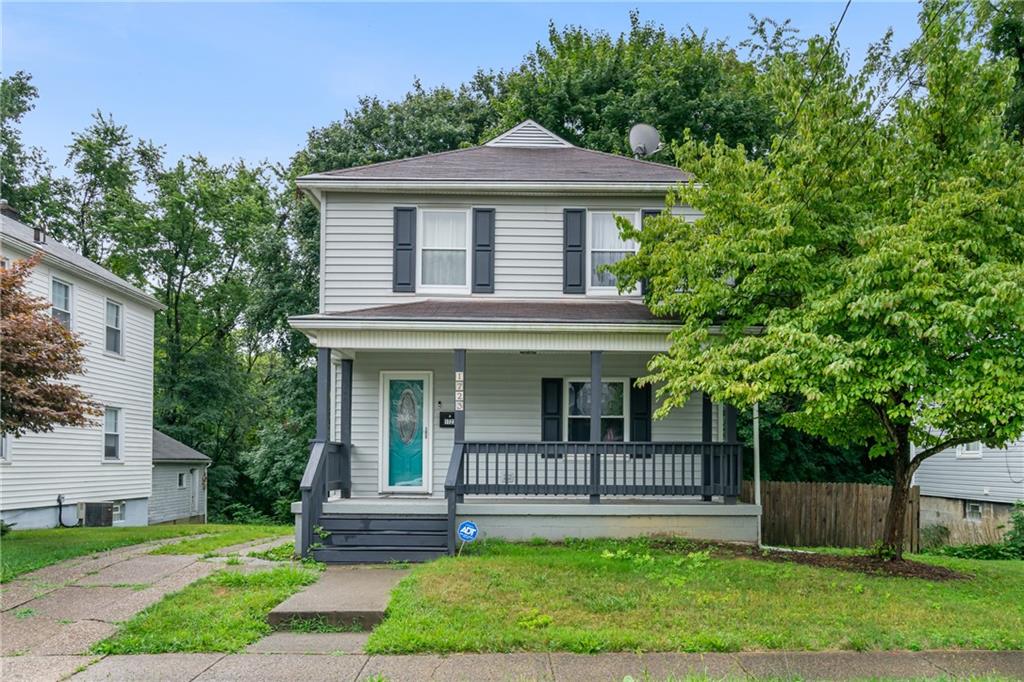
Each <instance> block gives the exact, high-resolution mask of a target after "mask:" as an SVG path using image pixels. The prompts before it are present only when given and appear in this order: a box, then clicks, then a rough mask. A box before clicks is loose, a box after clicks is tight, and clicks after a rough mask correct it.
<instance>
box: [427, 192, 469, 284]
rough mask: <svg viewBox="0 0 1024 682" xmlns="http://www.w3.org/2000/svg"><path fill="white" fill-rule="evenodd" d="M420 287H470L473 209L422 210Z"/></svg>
mask: <svg viewBox="0 0 1024 682" xmlns="http://www.w3.org/2000/svg"><path fill="white" fill-rule="evenodd" d="M419 232H420V233H419V239H418V240H417V242H418V243H419V245H420V247H419V248H420V262H419V268H417V270H418V272H419V278H420V281H419V285H420V286H419V287H418V289H427V290H430V289H435V290H437V291H452V292H464V291H468V289H469V211H467V210H459V209H450V210H447V209H446V210H442V209H424V210H422V211H420V230H419Z"/></svg>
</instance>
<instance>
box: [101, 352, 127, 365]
mask: <svg viewBox="0 0 1024 682" xmlns="http://www.w3.org/2000/svg"><path fill="white" fill-rule="evenodd" d="M103 355H104V356H106V357H108V358H112V359H114V360H121V361H122V362H123V361H124V360H125V356H124V353H115V352H114V351H110V350H106V349H104V351H103Z"/></svg>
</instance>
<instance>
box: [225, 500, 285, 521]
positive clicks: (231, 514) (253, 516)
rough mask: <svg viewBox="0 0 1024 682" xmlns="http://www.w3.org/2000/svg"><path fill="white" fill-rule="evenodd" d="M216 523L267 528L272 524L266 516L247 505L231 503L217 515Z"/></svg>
mask: <svg viewBox="0 0 1024 682" xmlns="http://www.w3.org/2000/svg"><path fill="white" fill-rule="evenodd" d="M214 521H216V522H217V523H241V524H245V525H257V526H269V525H271V524H272V523H273V521H272V520H271V518H270V517H269V516H267V515H266V514H264V513H262V512H259V511H256V509H254V508H253V507H251V506H250V505H248V504H243V503H241V502H232V503H231V504H229V505H226V506H225V507H224V508H223V509H221V510H220V512H219V513H217V515H216V518H215V519H214Z"/></svg>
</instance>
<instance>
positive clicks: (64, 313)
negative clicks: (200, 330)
mask: <svg viewBox="0 0 1024 682" xmlns="http://www.w3.org/2000/svg"><path fill="white" fill-rule="evenodd" d="M2 213H3V217H2V219H0V220H2V222H0V259H2V261H3V264H4V265H6V263H9V262H10V261H13V260H16V259H22V258H27V257H29V256H31V255H32V254H35V253H41V254H42V260H41V261H40V263H39V265H38V266H37V267H36V268H35V270H34V272H33V274H32V276H31V277H30V278H29V280H28V289H29V293H31V294H33V295H35V296H37V297H39V298H42V299H45V300H48V301H50V303H51V305H52V309H51V310H52V313H51V314H52V315H53V317H54V318H56V319H57V320H59V321H60V322H61V323H62V324H65V325H67V326H68V327H69V328H70V329H71V330H72V331H74V332H75V333H77V334H78V335H79V337H81V339H82V340H83V341H84V342H85V347H84V349H83V351H82V352H83V355H84V356H85V374H84V375H82V376H80V377H76V378H75V381H76V382H77V383H78V384H80V385H81V387H82V388H83V389H84V390H85V391H86V392H87V393H89V394H90V395H91V396H92V397H93V399H94V400H96V401H97V402H98V403H100V405H101V406H102V409H103V415H102V416H101V417H99V418H98V419H97V421H96V423H95V424H94V425H92V426H88V427H75V428H71V427H57V428H56V429H54V430H53V431H52V432H49V433H29V434H27V435H24V436H22V437H21V438H13V437H10V436H9V437H7V438H6V439H3V443H2V453H0V518H3V520H4V521H6V522H8V523H16V524H17V527H18V528H19V529H25V528H49V527H53V526H56V525H58V496H63V498H62V500H63V514H62V516H61V520H62V521H63V523H64V524H67V525H73V524H76V523H78V521H79V520H80V519H79V503H86V502H107V503H110V504H109V505H105V506H104V509H105V511H103V512H102V513H101V514H100V515H99V518H103V519H106V520H109V521H110V522H111V523H113V524H115V525H140V526H144V525H146V523H147V522H148V516H149V511H148V507H149V497H150V494H151V488H152V475H153V474H152V464H153V459H152V451H153V439H152V428H153V314H154V312H155V311H156V310H158V309H160V307H161V305H160V303H159V302H157V300H156V299H154V298H153V297H151V296H149V295H148V294H145V293H143V292H142V291H140V290H139V289H137V288H135V287H134V286H132V285H131V284H129V283H127V282H125V281H124V280H123V279H121V278H119V277H117V276H115V275H114V274H112V273H111V272H109V271H107V270H105V269H104V268H102V267H100V266H99V265H96V264H95V263H93V262H92V261H90V260H89V259H87V258H84V257H82V256H81V255H79V254H77V253H75V252H74V251H72V250H71V249H68V248H66V247H64V246H62V245H60V244H58V243H56V242H54V241H53V240H49V239H47V238H46V234H45V233H44V232H42V231H41V230H34V229H33V228H31V227H29V226H28V225H25V224H23V223H21V222H20V221H19V220H17V219H16V214H14V212H13V211H12V210H11V209H10V208H9V207H7V206H6V204H4V205H3V210H2ZM0 409H2V407H0ZM83 509H84V507H83Z"/></svg>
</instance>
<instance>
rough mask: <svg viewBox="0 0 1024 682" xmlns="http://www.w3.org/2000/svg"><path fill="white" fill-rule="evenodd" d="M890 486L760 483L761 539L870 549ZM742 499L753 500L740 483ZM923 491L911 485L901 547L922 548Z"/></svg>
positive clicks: (879, 536) (748, 488) (746, 483)
mask: <svg viewBox="0 0 1024 682" xmlns="http://www.w3.org/2000/svg"><path fill="white" fill-rule="evenodd" d="M891 494H892V488H891V487H890V486H887V485H869V484H866V483H800V482H797V483H789V482H783V481H762V482H761V505H762V518H761V539H762V542H763V543H764V544H766V545H784V546H791V547H871V546H873V545H874V544H875V543H877V542H878V541H879V540H881V539H882V533H883V529H884V528H885V512H886V510H887V509H888V508H889V496H890V495H891ZM740 499H741V500H742V501H744V502H753V500H754V484H753V482H752V481H744V482H743V486H742V489H741V492H740ZM920 518H921V492H920V489H919V488H918V487H917V486H914V487H913V488H911V489H910V499H909V500H908V502H907V528H906V538H907V542H906V544H905V546H904V549H905V551H908V552H916V551H918V550H919V549H920V547H921V524H920Z"/></svg>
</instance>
